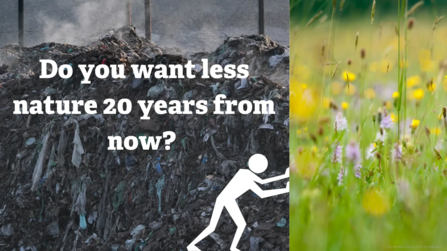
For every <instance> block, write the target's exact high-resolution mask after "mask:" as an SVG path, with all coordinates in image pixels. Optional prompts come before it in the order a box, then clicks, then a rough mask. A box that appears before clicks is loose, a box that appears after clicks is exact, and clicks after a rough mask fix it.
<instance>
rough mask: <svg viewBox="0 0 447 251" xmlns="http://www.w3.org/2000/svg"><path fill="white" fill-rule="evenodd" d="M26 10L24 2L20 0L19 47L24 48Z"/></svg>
mask: <svg viewBox="0 0 447 251" xmlns="http://www.w3.org/2000/svg"><path fill="white" fill-rule="evenodd" d="M24 12H25V8H24V0H19V45H20V46H23V38H24V30H23V29H24V23H25V15H24Z"/></svg>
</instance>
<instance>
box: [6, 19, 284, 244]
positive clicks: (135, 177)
mask: <svg viewBox="0 0 447 251" xmlns="http://www.w3.org/2000/svg"><path fill="white" fill-rule="evenodd" d="M202 58H208V59H209V60H210V64H221V65H226V64H228V63H234V64H242V63H244V64H249V65H250V74H251V76H250V77H249V78H247V79H202V78H200V69H198V67H196V70H197V72H196V74H197V76H199V77H198V78H196V79H187V80H180V79H168V80H161V79H155V78H153V77H152V78H150V79H136V78H135V77H133V76H132V74H131V71H130V70H131V69H130V64H175V63H182V64H183V63H186V61H187V60H193V61H194V62H197V63H200V59H202ZM39 59H53V60H55V61H56V62H57V63H58V65H62V64H72V65H73V69H74V74H73V76H72V77H71V78H69V79H62V78H60V77H58V76H56V77H55V78H54V79H39V75H40V71H41V69H40V68H41V67H40V63H39ZM288 60H289V57H288V48H286V47H284V46H281V45H278V44H276V43H275V42H274V41H271V40H270V38H269V37H267V36H263V35H253V36H241V37H232V38H228V39H226V40H225V41H224V43H223V44H222V45H221V46H219V47H218V48H217V49H216V50H215V51H213V52H211V53H208V52H203V53H194V54H191V53H183V52H181V51H179V50H176V49H171V48H163V47H159V46H157V45H156V44H154V43H152V42H151V41H148V40H146V39H144V38H140V37H138V36H137V35H136V32H135V30H134V28H132V27H123V28H120V29H118V30H114V31H113V32H111V33H110V34H107V35H106V36H104V37H102V38H101V39H99V40H98V41H95V42H93V43H91V44H88V45H87V46H73V45H68V44H58V43H47V44H41V45H38V46H35V47H31V48H20V47H19V46H18V45H7V46H5V47H3V48H2V49H0V83H1V87H0V119H1V121H2V123H0V179H1V182H0V249H1V250H17V251H18V250H21V251H22V250H31V251H34V250H145V251H148V250H154V251H155V250H184V251H186V246H187V245H188V244H189V243H190V242H191V241H192V240H193V239H194V238H195V237H196V236H197V235H198V234H199V233H200V232H201V231H202V230H203V229H204V228H205V227H206V226H208V223H209V220H210V217H211V213H212V209H213V206H214V202H215V200H216V197H217V196H218V195H219V193H220V191H222V189H223V188H224V187H225V184H227V183H228V182H229V180H230V179H231V178H232V176H233V175H234V174H235V173H236V172H237V171H238V170H239V169H241V168H247V162H248V159H249V157H250V156H251V155H252V154H254V153H262V154H264V155H265V156H266V157H267V159H268V160H269V168H268V169H267V171H266V172H265V173H264V174H260V177H261V178H268V177H272V176H278V175H281V174H283V173H284V172H285V170H286V168H287V167H288V160H289V149H288V139H289V134H288V116H289V112H288V111H289V102H288V96H289V95H288V90H289V88H288V83H287V80H288V75H289V74H288V72H289V68H288V65H289V64H288V63H289V61H288ZM120 63H122V64H125V65H126V71H127V77H126V78H125V79H119V80H116V79H111V78H107V79H99V78H95V77H94V78H93V79H91V81H92V83H91V84H90V85H82V84H80V83H81V81H82V74H81V72H80V71H79V70H78V69H77V67H75V66H76V65H78V64H96V65H98V64H120ZM199 68H200V67H199ZM217 94H226V95H227V98H228V99H233V100H262V99H269V100H273V101H274V103H275V114H271V115H242V114H238V113H236V114H235V115H225V116H223V115H214V114H212V109H209V113H208V114H206V115H169V114H166V115H158V114H155V113H154V114H151V119H150V120H144V121H142V120H140V119H139V118H140V116H141V114H140V110H139V108H138V104H137V103H136V102H137V100H146V99H153V100H160V99H164V100H173V99H177V100H193V99H194V100H200V99H204V100H209V101H211V100H213V99H214V97H215V96H216V95H217ZM47 96H51V98H52V99H53V100H96V101H97V103H98V104H102V101H103V100H104V99H107V98H111V97H112V98H114V99H116V100H118V99H122V98H128V99H130V100H132V102H133V105H134V106H133V107H134V108H133V111H132V112H131V113H130V114H129V115H118V114H117V115H102V109H103V108H104V107H101V106H99V107H98V108H99V109H98V115H86V114H83V115H57V114H55V115H46V114H43V115H13V100H36V99H37V100H43V99H45V98H46V97H47ZM211 106H212V104H211ZM168 130H170V131H174V132H175V133H176V134H177V139H176V141H175V142H174V144H172V145H171V149H170V150H164V148H163V147H161V148H160V149H163V150H157V151H155V150H153V151H143V150H142V149H141V148H138V149H136V150H133V151H129V150H122V151H109V150H107V147H108V142H107V136H109V135H119V136H123V137H125V136H129V135H133V136H142V135H146V136H151V135H161V134H162V132H163V131H168ZM286 182H287V180H285V181H277V182H274V183H272V184H268V185H264V186H262V188H263V189H275V188H284V187H285V186H286ZM288 199H289V196H288V195H280V196H276V197H272V198H268V199H260V198H259V197H257V196H256V195H255V194H254V193H252V192H247V193H246V194H244V195H243V196H242V197H240V198H239V199H238V204H239V206H240V208H241V211H242V213H243V215H244V217H245V219H246V221H247V227H246V229H245V232H244V234H243V237H242V239H241V242H240V243H239V246H238V247H239V248H240V249H241V250H250V251H258V250H269V251H271V250H276V251H279V250H288V249H289V244H288V243H289V237H288V236H289V230H288V226H289V220H288V219H289V204H288V201H289V200H288ZM235 231H236V226H235V224H234V223H233V221H232V220H231V217H230V216H229V215H228V213H226V211H225V210H224V214H223V215H222V217H221V219H220V221H219V225H218V227H217V229H216V232H214V233H213V234H212V235H211V236H210V237H207V238H206V239H205V240H203V241H202V242H201V243H199V244H198V247H199V248H201V249H202V250H212V251H213V250H228V249H229V244H230V243H231V241H232V239H233V235H234V233H235Z"/></svg>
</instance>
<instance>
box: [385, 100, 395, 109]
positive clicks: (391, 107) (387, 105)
mask: <svg viewBox="0 0 447 251" xmlns="http://www.w3.org/2000/svg"><path fill="white" fill-rule="evenodd" d="M385 107H386V109H388V110H391V109H393V104H392V103H391V102H390V101H386V102H385Z"/></svg>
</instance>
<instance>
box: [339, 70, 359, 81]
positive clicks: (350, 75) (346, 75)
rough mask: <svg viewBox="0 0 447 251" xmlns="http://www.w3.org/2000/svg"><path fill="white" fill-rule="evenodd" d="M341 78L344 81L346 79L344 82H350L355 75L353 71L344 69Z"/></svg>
mask: <svg viewBox="0 0 447 251" xmlns="http://www.w3.org/2000/svg"><path fill="white" fill-rule="evenodd" d="M341 77H342V78H343V80H344V81H346V82H348V83H349V82H352V81H354V80H355V79H356V76H355V74H354V73H352V72H349V71H344V72H343V73H342V76H341Z"/></svg>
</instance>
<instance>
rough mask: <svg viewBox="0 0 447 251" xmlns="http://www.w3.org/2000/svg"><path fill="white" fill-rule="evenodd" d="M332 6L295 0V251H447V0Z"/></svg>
mask: <svg viewBox="0 0 447 251" xmlns="http://www.w3.org/2000/svg"><path fill="white" fill-rule="evenodd" d="M333 2H334V1H333V0H293V1H290V6H291V13H290V17H291V22H290V48H291V49H290V59H291V60H290V71H291V75H290V114H291V116H290V118H291V120H290V152H291V157H290V162H291V164H290V165H291V170H292V172H291V187H290V243H291V244H290V250H312V251H316V250H322V251H323V250H330V251H338V250H343V251H345V250H362V251H365V250H367V251H376V250H390V249H414V250H447V238H446V237H447V213H446V212H447V118H446V117H447V116H444V117H443V115H442V110H443V108H446V107H447V46H446V42H447V20H445V19H442V20H441V19H439V17H440V16H443V15H447V0H436V1H432V0H425V1H423V4H422V5H421V6H419V7H418V8H417V9H416V10H415V11H414V12H413V13H412V14H409V15H408V17H405V15H402V16H401V18H400V20H399V18H398V2H401V3H402V0H401V1H398V0H376V8H375V14H374V22H373V24H372V23H371V9H372V4H373V0H345V1H343V0H336V1H335V3H336V7H335V11H334V12H333ZM342 2H344V6H343V9H342V10H340V4H341V3H342ZM419 2H420V1H417V0H411V1H408V10H410V9H411V8H412V6H414V5H415V4H416V3H419ZM319 12H321V14H320V15H318V16H317V17H316V18H315V19H314V20H313V21H312V19H313V17H315V15H316V14H318V13H319ZM332 13H334V15H333V14H332ZM435 20H437V24H436V29H434V28H433V27H434V23H436V21H435ZM409 27H411V28H410V29H409ZM398 34H400V37H399V35H398ZM356 40H358V41H356ZM365 54H366V55H365ZM399 55H400V58H399ZM346 74H349V75H350V77H349V80H346ZM400 87H402V89H400ZM402 90H403V91H402ZM398 102H402V103H401V104H402V107H403V110H400V111H399V110H398V108H397V107H398V106H397V103H398ZM338 116H341V118H343V119H346V124H347V125H346V129H345V130H342V131H337V130H336V129H335V128H336V127H335V126H334V125H335V121H337V120H338V119H337V117H338ZM385 117H386V118H387V119H390V120H392V121H393V123H392V125H391V126H390V127H389V128H386V129H383V128H382V129H380V128H381V127H382V125H381V123H380V121H381V119H383V118H385ZM410 125H413V128H410ZM381 132H382V134H381ZM383 132H384V133H383ZM381 135H382V136H383V135H385V136H383V137H382V136H381ZM338 146H340V149H341V150H342V151H341V154H338V157H337V158H335V157H334V155H335V154H336V152H337V149H338ZM399 149H400V150H399ZM352 152H355V155H356V156H357V159H356V160H355V161H354V160H353V157H352V155H353V154H352ZM348 153H350V154H348ZM396 156H399V157H396ZM334 159H336V160H335V161H334ZM338 159H339V160H338ZM356 164H361V166H362V167H361V168H360V169H358V170H357V169H356V166H357V165H356ZM340 176H341V177H340ZM340 180H341V182H340Z"/></svg>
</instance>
